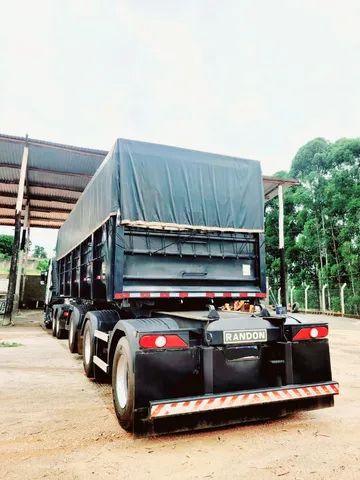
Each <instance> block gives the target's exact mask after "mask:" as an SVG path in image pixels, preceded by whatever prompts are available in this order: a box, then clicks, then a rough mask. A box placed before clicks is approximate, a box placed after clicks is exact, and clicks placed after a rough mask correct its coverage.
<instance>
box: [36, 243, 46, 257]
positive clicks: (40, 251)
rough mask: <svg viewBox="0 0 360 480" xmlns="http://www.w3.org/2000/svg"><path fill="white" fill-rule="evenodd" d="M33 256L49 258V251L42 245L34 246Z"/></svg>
mask: <svg viewBox="0 0 360 480" xmlns="http://www.w3.org/2000/svg"><path fill="white" fill-rule="evenodd" d="M33 257H35V258H47V253H46V250H45V248H44V247H42V246H40V245H35V246H34V251H33Z"/></svg>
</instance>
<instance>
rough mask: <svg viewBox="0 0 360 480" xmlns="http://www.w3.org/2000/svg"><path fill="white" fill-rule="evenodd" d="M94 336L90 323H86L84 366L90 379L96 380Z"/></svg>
mask: <svg viewBox="0 0 360 480" xmlns="http://www.w3.org/2000/svg"><path fill="white" fill-rule="evenodd" d="M93 357H94V335H93V333H92V331H91V325H90V322H86V324H85V328H84V336H83V365H84V370H85V374H86V376H87V377H88V378H94V362H93Z"/></svg>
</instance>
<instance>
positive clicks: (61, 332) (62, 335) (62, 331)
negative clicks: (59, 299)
mask: <svg viewBox="0 0 360 480" xmlns="http://www.w3.org/2000/svg"><path fill="white" fill-rule="evenodd" d="M60 316H61V312H59V314H58V315H57V318H56V328H55V330H56V338H58V339H59V340H62V339H63V338H66V333H67V332H66V330H65V329H64V328H61V327H60V318H59V317H60Z"/></svg>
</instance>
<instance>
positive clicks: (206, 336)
mask: <svg viewBox="0 0 360 480" xmlns="http://www.w3.org/2000/svg"><path fill="white" fill-rule="evenodd" d="M207 307H208V309H209V312H208V315H207V318H208V320H207V322H206V325H205V327H204V330H203V340H204V344H205V345H207V346H209V345H210V344H211V340H212V334H211V333H210V332H208V327H209V325H210V323H212V322H216V321H217V320H220V315H219V312H218V311H217V310H216V309H215V307H214V305H211V304H209V305H207Z"/></svg>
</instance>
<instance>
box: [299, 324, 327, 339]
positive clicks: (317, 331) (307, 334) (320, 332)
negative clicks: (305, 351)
mask: <svg viewBox="0 0 360 480" xmlns="http://www.w3.org/2000/svg"><path fill="white" fill-rule="evenodd" d="M327 335H328V327H323V326H318V327H304V328H301V329H300V330H299V331H298V332H297V333H296V334H295V336H294V337H293V340H315V339H317V338H325V337H327Z"/></svg>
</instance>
